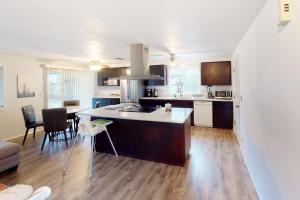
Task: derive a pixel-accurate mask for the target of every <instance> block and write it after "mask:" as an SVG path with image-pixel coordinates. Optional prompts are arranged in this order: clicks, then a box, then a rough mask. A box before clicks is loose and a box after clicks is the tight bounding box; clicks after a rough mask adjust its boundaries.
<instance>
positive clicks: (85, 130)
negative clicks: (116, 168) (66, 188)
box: [64, 119, 118, 177]
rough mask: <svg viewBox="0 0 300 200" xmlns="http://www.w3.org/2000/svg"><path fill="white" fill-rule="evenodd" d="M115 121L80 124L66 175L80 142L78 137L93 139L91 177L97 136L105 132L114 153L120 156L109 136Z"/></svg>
mask: <svg viewBox="0 0 300 200" xmlns="http://www.w3.org/2000/svg"><path fill="white" fill-rule="evenodd" d="M112 123H113V121H111V120H104V119H97V120H94V121H89V120H85V121H83V122H80V124H79V129H78V133H77V135H76V137H75V139H74V142H73V145H72V149H71V153H70V155H69V157H68V159H67V162H66V164H65V167H64V173H65V172H66V171H67V169H68V165H69V162H70V159H71V156H72V153H73V150H74V147H75V145H76V143H77V140H78V138H79V137H78V135H82V136H90V137H91V140H92V147H91V154H90V164H89V165H90V166H89V168H90V169H89V171H90V172H89V177H91V176H92V164H93V153H94V150H95V136H96V135H97V134H99V133H102V132H105V133H106V135H107V137H108V139H109V142H110V144H111V146H112V148H113V150H114V153H115V155H116V156H118V153H117V151H116V149H115V146H114V144H113V142H112V140H111V138H110V136H109V133H108V131H107V128H106V127H107V126H108V125H110V124H112Z"/></svg>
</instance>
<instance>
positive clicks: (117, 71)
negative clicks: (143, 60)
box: [98, 67, 126, 86]
mask: <svg viewBox="0 0 300 200" xmlns="http://www.w3.org/2000/svg"><path fill="white" fill-rule="evenodd" d="M124 75H126V67H117V68H103V69H102V70H101V71H99V72H98V86H120V80H113V81H110V79H111V78H116V77H119V76H124Z"/></svg>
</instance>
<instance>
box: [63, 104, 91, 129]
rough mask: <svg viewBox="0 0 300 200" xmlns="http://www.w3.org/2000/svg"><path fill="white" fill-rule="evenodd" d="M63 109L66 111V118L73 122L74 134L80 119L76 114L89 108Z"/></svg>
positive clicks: (67, 107)
mask: <svg viewBox="0 0 300 200" xmlns="http://www.w3.org/2000/svg"><path fill="white" fill-rule="evenodd" d="M64 108H66V109H67V118H68V119H72V120H73V125H74V133H75V134H76V133H77V131H78V124H79V120H80V118H79V117H78V116H77V115H76V114H77V113H79V112H82V111H85V110H88V109H89V108H87V107H82V106H66V107H64Z"/></svg>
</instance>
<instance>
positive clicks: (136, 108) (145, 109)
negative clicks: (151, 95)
mask: <svg viewBox="0 0 300 200" xmlns="http://www.w3.org/2000/svg"><path fill="white" fill-rule="evenodd" d="M156 110H157V108H155V107H143V106H130V107H125V108H122V109H120V110H119V111H120V112H142V113H152V112H154V111H156Z"/></svg>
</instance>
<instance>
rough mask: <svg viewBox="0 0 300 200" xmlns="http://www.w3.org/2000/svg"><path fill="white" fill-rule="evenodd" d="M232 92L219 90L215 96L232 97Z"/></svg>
mask: <svg viewBox="0 0 300 200" xmlns="http://www.w3.org/2000/svg"><path fill="white" fill-rule="evenodd" d="M231 97H232V92H231V91H226V90H217V91H215V98H228V99H231Z"/></svg>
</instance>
